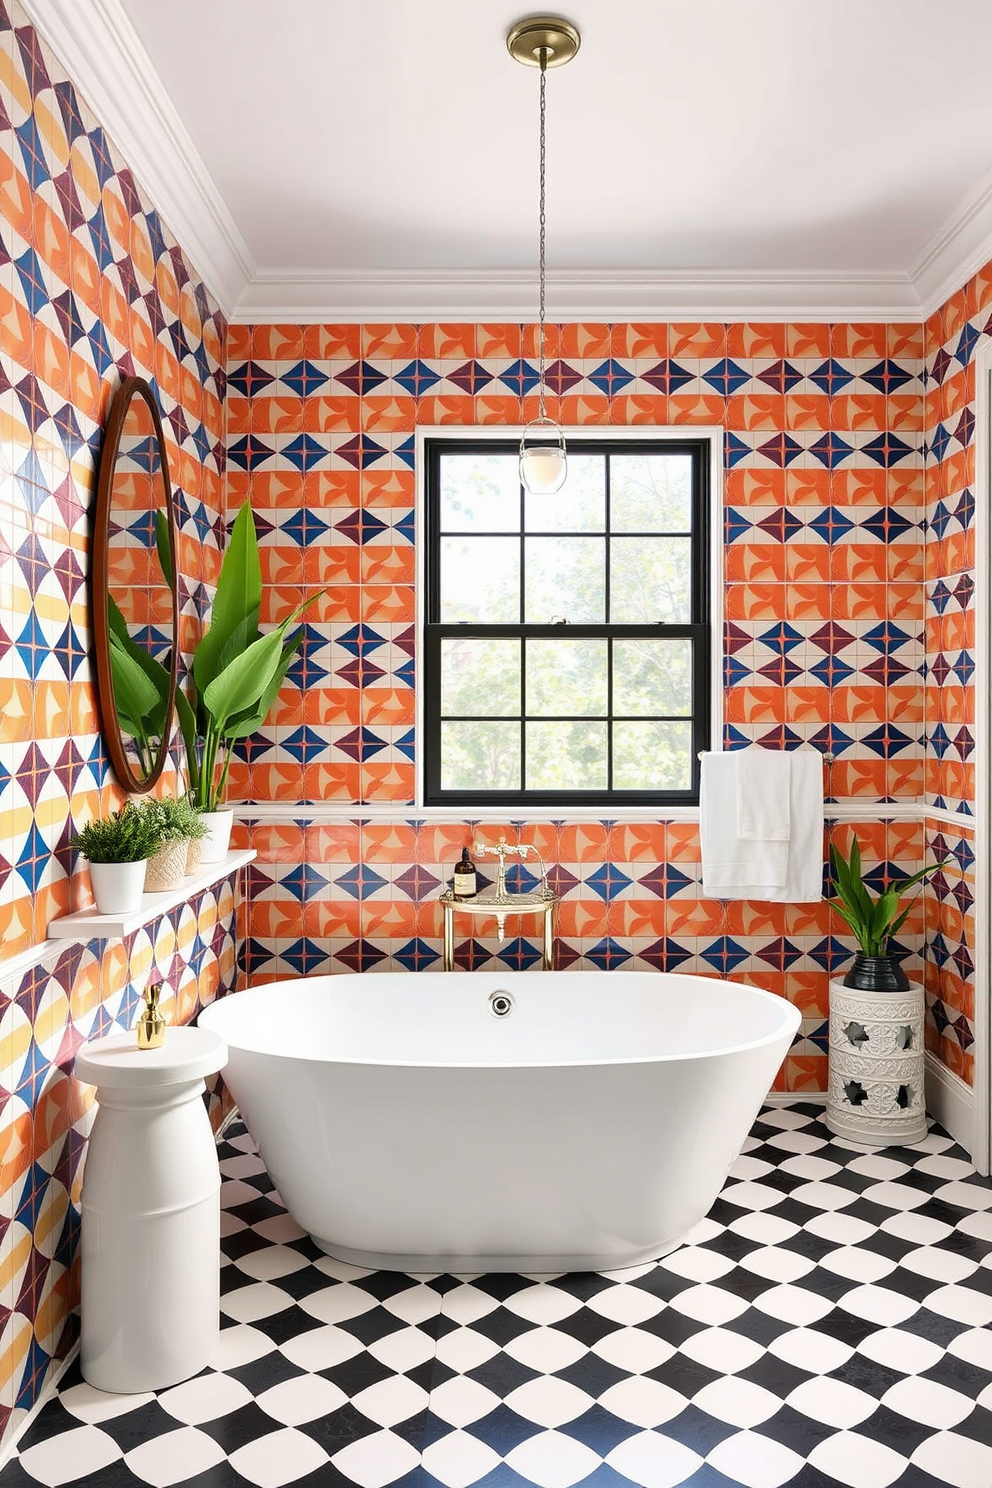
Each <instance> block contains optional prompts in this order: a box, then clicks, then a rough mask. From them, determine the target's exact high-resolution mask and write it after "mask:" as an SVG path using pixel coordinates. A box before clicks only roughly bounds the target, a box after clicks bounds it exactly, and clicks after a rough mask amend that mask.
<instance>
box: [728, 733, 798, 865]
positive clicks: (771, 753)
mask: <svg viewBox="0 0 992 1488" xmlns="http://www.w3.org/2000/svg"><path fill="white" fill-rule="evenodd" d="M734 757H735V758H736V760H737V835H738V837H740V838H742V840H743V841H745V842H788V840H789V794H790V784H791V777H792V772H791V769H790V767H789V761H790V758H791V756H790V755H788V754H783V753H782V751H781V750H777V749H775V750H772V749H738V750H735V751H734Z"/></svg>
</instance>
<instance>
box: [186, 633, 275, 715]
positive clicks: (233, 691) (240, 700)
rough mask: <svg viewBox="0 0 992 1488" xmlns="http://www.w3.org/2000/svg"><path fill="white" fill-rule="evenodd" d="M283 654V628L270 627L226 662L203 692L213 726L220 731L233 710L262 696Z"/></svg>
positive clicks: (243, 706) (246, 705)
mask: <svg viewBox="0 0 992 1488" xmlns="http://www.w3.org/2000/svg"><path fill="white" fill-rule="evenodd" d="M281 655H282V632H281V631H279V630H272V631H269V633H268V635H264V636H261V637H260V638H259V639H258V640H257V641H254V642H253V643H252V644H251V645H250V646H249V647H248V649H247V651H243V652H242V654H241V655H240V656H236V657H235V658H234V660H233V661H231V662H229V663H228V665H227V666H226V667H225V668H224V670H223V671H222V672H221V673H220V675H219V676H217V677H215V678H214V679H213V681H212V682H210V683H209V684H208V686H207V687H206V689H205V690H204V693H203V705H204V707H205V708H206V709H207V712H208V713H209V714H210V717H211V721H212V724H213V728H214V729H215V730H216V732H217V733H218V734H220V735H223V733H224V730H225V727H226V725H227V722H228V720H229V718H230V717H231V715H232V714H234V713H236V712H238V711H240V710H241V709H243V708H245V707H250V706H251V705H252V704H253V703H256V702H257V701H258V700H259V698H261V697H262V696H264V694H265V692H266V689H267V688H268V687H269V685H270V683H271V681H272V678H273V675H274V673H275V672H276V670H277V669H278V666H279V660H280V657H281Z"/></svg>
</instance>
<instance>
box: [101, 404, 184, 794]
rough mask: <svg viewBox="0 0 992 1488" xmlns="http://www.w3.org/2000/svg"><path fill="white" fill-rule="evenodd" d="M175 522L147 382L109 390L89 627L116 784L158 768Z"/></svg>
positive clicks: (171, 631) (169, 687) (131, 785)
mask: <svg viewBox="0 0 992 1488" xmlns="http://www.w3.org/2000/svg"><path fill="white" fill-rule="evenodd" d="M175 552H176V529H175V517H174V514H173V504H172V491H171V488H170V485H169V469H168V463H167V460H166V454H165V441H164V439H163V437H162V420H161V418H160V417H159V411H158V406H157V404H156V402H155V398H154V395H153V393H152V390H151V388H150V387H149V385H148V383H147V382H146V381H145V379H144V378H143V377H127V378H125V379H124V381H123V383H122V384H121V386H120V387H119V388H118V390H117V392H116V393H115V395H114V401H113V403H112V404H111V408H110V419H109V421H108V424H107V432H106V435H105V437H104V443H103V450H102V452H101V455H100V475H99V480H98V482H97V496H96V515H95V518H94V530H93V634H94V643H95V648H96V669H97V689H98V694H99V701H100V717H101V720H102V723H103V731H104V736H105V738H106V740H107V750H108V753H109V754H110V761H111V764H112V765H113V767H114V772H115V774H116V775H117V778H118V780H119V781H120V783H121V785H123V786H124V788H125V789H126V790H128V791H146V790H149V789H150V788H151V786H153V785H154V784H155V782H156V780H157V779H158V778H159V776H160V775H161V773H162V769H163V766H164V765H165V760H166V756H167V753H168V748H169V736H170V734H171V732H172V708H173V702H174V700H175V695H176V672H177V665H178V647H177V645H176V637H177V634H178V628H179V605H178V594H177V587H176V572H175V564H174V561H173V555H174V554H175Z"/></svg>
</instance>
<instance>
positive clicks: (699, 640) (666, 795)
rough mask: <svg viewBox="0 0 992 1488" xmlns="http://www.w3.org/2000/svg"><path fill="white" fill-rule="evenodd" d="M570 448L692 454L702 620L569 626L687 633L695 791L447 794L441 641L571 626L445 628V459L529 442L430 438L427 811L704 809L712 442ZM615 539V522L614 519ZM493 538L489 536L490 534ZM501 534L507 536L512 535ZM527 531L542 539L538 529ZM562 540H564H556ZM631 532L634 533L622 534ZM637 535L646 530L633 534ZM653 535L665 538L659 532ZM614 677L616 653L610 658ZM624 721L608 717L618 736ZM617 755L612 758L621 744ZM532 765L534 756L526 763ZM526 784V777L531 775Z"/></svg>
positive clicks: (558, 631)
mask: <svg viewBox="0 0 992 1488" xmlns="http://www.w3.org/2000/svg"><path fill="white" fill-rule="evenodd" d="M568 447H569V450H570V451H573V452H574V453H576V454H579V453H582V454H585V453H590V454H606V455H610V454H628V455H629V454H634V453H637V454H688V455H691V456H692V458H693V480H692V557H691V571H692V619H691V620H690V621H689V622H688V623H685V624H678V625H671V624H666V623H665V622H658V623H656V624H652V625H619V624H609V623H606V622H604V623H601V624H599V623H597V624H569V625H568V628H567V634H568V636H569V638H570V639H572V638H574V639H581V638H583V637H594V638H599V637H604V636H605V637H607V638H608V639H609V638H616V639H624V638H627V637H634V638H637V639H643V638H645V637H648V638H653V639H658V638H662V637H671V638H673V639H678V638H683V637H687V638H688V639H689V640H690V642H691V645H692V714H691V718H692V746H691V747H692V779H691V784H690V786H689V787H688V788H687V789H685V790H610V789H607V790H575V791H563V790H554V791H552V790H527V789H526V787H525V788H524V789H522V790H521V789H512V790H491V791H486V790H451V789H448V790H445V789H443V788H442V786H441V722H442V715H441V649H442V648H441V643H442V641H444V640H448V639H451V638H453V637H462V638H476V637H480V638H493V639H497V638H510V639H513V638H517V637H519V638H522V639H525V640H526V639H543V638H545V637H551V638H554V639H560V638H561V636H562V627H561V626H560V625H556V624H542V625H534V624H527V623H524V622H520V623H514V624H498V625H495V624H494V625H476V624H471V623H465V622H461V621H459V622H448V623H442V622H441V620H440V618H439V616H440V595H441V574H440V558H441V531H440V510H439V509H440V484H441V483H440V466H441V459H442V457H443V456H450V455H474V454H477V455H488V454H507V453H516V451H517V449H518V448H519V441H517V440H515V439H500V438H486V437H477V438H472V437H465V438H461V437H458V438H428V439H425V440H424V446H423V452H424V462H425V465H424V498H425V520H424V524H423V535H424V543H425V553H424V565H423V573H424V584H425V596H424V606H423V624H422V629H421V665H422V667H423V698H422V701H423V707H422V713H421V739H420V756H421V779H422V785H423V804H424V806H442V807H452V808H462V807H473V806H474V807H481V808H484V809H491V808H498V807H503V806H506V807H516V808H529V807H537V808H549V807H561V808H563V809H574V808H577V807H578V808H581V807H585V806H590V807H597V808H598V807H612V808H614V809H623V808H625V807H637V806H652V807H673V806H698V804H699V754H700V752H701V751H704V750H706V749H708V748H709V747H710V731H711V726H712V720H711V668H712V664H713V663H712V647H713V619H712V601H711V582H712V574H711V563H712V558H711V544H712V537H713V534H712V531H711V522H712V518H711V511H710V504H711V473H710V461H711V441H710V439H709V438H707V437H696V438H693V437H690V436H687V437H685V438H682V437H678V436H660V435H658V436H649V435H646V436H645V437H644V438H638V439H622V440H621V439H610V438H608V437H606V438H596V437H595V436H592V435H591V436H589V437H588V438H585V437H583V438H579V437H570V438H569V441H568ZM522 524H523V492H522V490H521V527H520V529H519V530H520V532H521V534H522V533H523V532H524V531H525V529H524V527H523V525H522ZM606 531H607V534H608V533H609V526H608V521H607V529H606ZM482 535H483V536H484V535H485V534H482ZM500 535H501V536H507V535H508V534H506V533H503V534H500ZM527 535H540V534H533V533H530V532H528V534H527ZM554 535H559V534H554ZM620 535H623V536H628V535H629V534H626V533H624V534H620ZM633 535H634V536H637V534H633ZM650 535H651V536H656V535H663V534H650ZM522 584H523V575H521V585H522ZM610 671H611V673H612V655H611V661H610ZM524 707H525V698H524V697H523V696H522V697H521V710H522V711H521V722H522V726H523V730H524V734H523V742H524V744H525V743H526V718H527V715H526V713H525V711H523V710H524ZM613 722H614V718H613V715H612V713H611V714H610V715H609V716H608V718H607V727H608V729H609V731H610V733H612V727H613ZM609 758H610V759H612V748H611V750H610V755H609ZM521 767H522V769H526V750H524V751H523V754H522V760H521ZM524 779H525V780H526V776H524Z"/></svg>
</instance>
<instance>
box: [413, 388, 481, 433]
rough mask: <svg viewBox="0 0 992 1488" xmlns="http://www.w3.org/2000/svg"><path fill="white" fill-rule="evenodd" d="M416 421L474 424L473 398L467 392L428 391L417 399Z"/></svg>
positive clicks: (433, 425) (432, 425) (434, 423)
mask: <svg viewBox="0 0 992 1488" xmlns="http://www.w3.org/2000/svg"><path fill="white" fill-rule="evenodd" d="M417 423H418V424H424V425H427V426H429V427H432V428H433V427H435V426H436V425H438V424H465V425H469V424H474V423H475V399H474V398H473V397H471V396H469V394H467V393H428V394H426V395H425V396H424V397H423V398H419V399H418V400H417Z"/></svg>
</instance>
